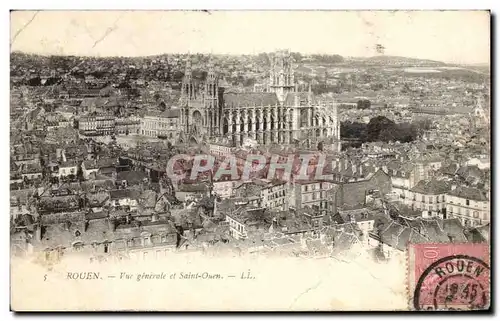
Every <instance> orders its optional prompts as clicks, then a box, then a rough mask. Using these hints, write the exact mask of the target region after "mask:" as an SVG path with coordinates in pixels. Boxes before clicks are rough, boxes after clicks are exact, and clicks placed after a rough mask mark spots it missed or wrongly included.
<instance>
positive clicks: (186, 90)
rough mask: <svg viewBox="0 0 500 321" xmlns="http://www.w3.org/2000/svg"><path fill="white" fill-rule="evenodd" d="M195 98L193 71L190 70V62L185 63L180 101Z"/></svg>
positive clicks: (188, 60)
mask: <svg viewBox="0 0 500 321" xmlns="http://www.w3.org/2000/svg"><path fill="white" fill-rule="evenodd" d="M195 98H196V88H195V85H194V81H193V70H192V69H191V60H190V59H189V58H188V59H187V61H186V70H185V71H184V77H183V78H182V88H181V99H182V100H183V101H185V102H187V101H189V100H193V99H195Z"/></svg>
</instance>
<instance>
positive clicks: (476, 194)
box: [447, 186, 488, 202]
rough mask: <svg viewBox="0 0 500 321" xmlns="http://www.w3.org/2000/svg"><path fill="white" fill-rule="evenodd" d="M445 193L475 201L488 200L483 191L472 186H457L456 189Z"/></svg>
mask: <svg viewBox="0 0 500 321" xmlns="http://www.w3.org/2000/svg"><path fill="white" fill-rule="evenodd" d="M447 194H448V195H451V196H456V197H460V198H465V199H470V200H475V201H482V202H485V201H488V197H486V193H485V192H483V191H482V190H480V189H477V188H473V187H465V186H459V187H457V188H456V189H454V190H452V191H449V192H448V193H447Z"/></svg>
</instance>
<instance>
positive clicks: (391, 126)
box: [363, 116, 396, 142]
mask: <svg viewBox="0 0 500 321" xmlns="http://www.w3.org/2000/svg"><path fill="white" fill-rule="evenodd" d="M382 130H384V135H386V136H387V137H392V135H393V133H392V132H394V131H396V124H395V123H394V122H393V121H392V120H390V119H388V118H387V117H384V116H377V117H375V118H372V119H370V122H369V123H368V125H367V126H366V130H365V133H364V138H363V140H364V141H367V142H373V141H377V140H379V139H380V137H379V136H380V132H381V131H382Z"/></svg>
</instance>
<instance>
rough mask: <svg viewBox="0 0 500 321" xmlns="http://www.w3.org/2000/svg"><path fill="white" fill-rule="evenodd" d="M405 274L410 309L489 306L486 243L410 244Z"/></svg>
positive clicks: (487, 252) (488, 258) (487, 307)
mask: <svg viewBox="0 0 500 321" xmlns="http://www.w3.org/2000/svg"><path fill="white" fill-rule="evenodd" d="M407 272H408V281H409V287H408V290H409V297H410V309H412V310H420V311H421V310H445V311H446V310H448V311H449V310H486V309H489V307H490V250H489V244H485V243H460V244H457V243H433V244H410V245H409V248H408V271H407Z"/></svg>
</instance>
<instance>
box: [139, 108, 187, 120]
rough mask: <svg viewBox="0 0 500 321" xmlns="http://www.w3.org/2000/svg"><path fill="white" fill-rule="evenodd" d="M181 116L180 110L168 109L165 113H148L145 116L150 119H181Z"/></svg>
mask: <svg viewBox="0 0 500 321" xmlns="http://www.w3.org/2000/svg"><path fill="white" fill-rule="evenodd" d="M180 115H181V110H180V109H177V108H175V109H167V110H165V111H163V112H160V111H148V112H147V113H146V115H145V116H150V117H160V118H179V117H180Z"/></svg>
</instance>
